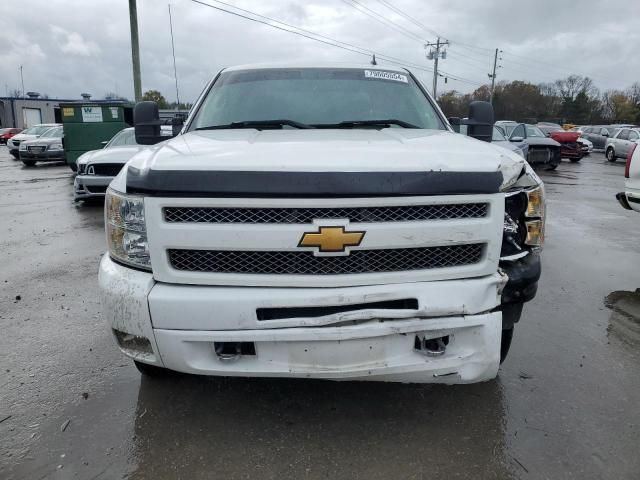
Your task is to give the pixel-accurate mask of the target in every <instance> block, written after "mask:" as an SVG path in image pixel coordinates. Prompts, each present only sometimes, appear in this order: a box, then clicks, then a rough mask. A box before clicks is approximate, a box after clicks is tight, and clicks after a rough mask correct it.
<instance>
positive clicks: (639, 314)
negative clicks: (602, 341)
mask: <svg viewBox="0 0 640 480" xmlns="http://www.w3.org/2000/svg"><path fill="white" fill-rule="evenodd" d="M604 304H605V305H606V306H607V307H608V308H610V309H611V310H612V312H611V317H610V318H609V326H608V327H607V332H608V334H610V335H614V336H615V337H617V338H618V339H620V340H622V341H623V342H625V343H628V344H631V345H634V346H635V345H640V288H638V289H636V291H635V292H631V291H625V290H619V291H616V292H611V293H610V294H609V295H607V296H606V297H605V299H604Z"/></svg>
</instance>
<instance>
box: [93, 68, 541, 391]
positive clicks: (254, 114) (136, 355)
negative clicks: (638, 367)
mask: <svg viewBox="0 0 640 480" xmlns="http://www.w3.org/2000/svg"><path fill="white" fill-rule="evenodd" d="M292 92H293V94H292ZM134 118H135V119H136V125H135V133H136V137H137V139H138V142H139V143H144V144H147V145H154V146H153V147H151V148H148V149H145V150H143V151H140V152H139V153H138V154H137V155H135V156H134V157H133V158H132V159H131V160H130V161H129V162H128V163H127V166H126V168H125V169H123V170H122V172H121V173H120V174H119V175H118V176H117V177H116V178H115V179H114V180H113V181H112V182H111V184H110V185H109V188H108V189H107V195H106V199H105V227H106V230H107V236H106V237H107V243H108V254H106V255H104V256H103V257H102V260H101V265H100V270H99V284H100V289H101V300H102V302H103V308H102V312H104V315H105V319H106V320H107V322H108V324H109V328H110V330H111V332H112V333H113V338H114V341H115V343H116V344H117V345H118V347H119V348H120V350H121V351H122V352H123V353H124V354H125V355H127V356H129V357H130V358H132V359H133V361H134V362H135V364H136V366H137V368H138V369H139V370H140V371H141V372H142V373H143V374H146V375H152V376H153V375H162V373H163V372H166V370H165V369H169V370H177V371H181V372H184V373H197V374H201V375H218V376H254V377H260V376H264V377H300V378H324V379H334V380H338V379H339V380H347V379H353V380H356V379H357V380H369V381H373V380H377V381H396V382H417V383H424V382H437V383H471V382H478V381H484V380H488V379H490V378H493V377H495V376H496V374H497V372H498V367H499V364H500V361H501V360H504V358H505V357H506V353H507V351H508V345H509V344H510V343H511V338H512V335H513V327H514V323H513V322H515V321H518V319H519V318H520V316H521V313H522V307H523V305H524V302H525V301H528V300H530V299H532V298H533V297H534V295H535V292H536V288H537V282H538V279H539V276H540V260H539V255H538V251H539V247H540V246H541V244H542V242H543V238H544V217H545V206H544V188H543V185H542V182H541V181H540V179H539V178H538V176H537V175H536V174H535V172H533V170H532V169H531V167H530V166H529V165H528V164H527V162H525V161H524V159H523V158H522V157H521V156H519V155H516V154H515V153H511V152H509V151H507V150H505V149H502V148H499V147H496V146H495V145H490V144H487V142H486V141H480V140H479V139H487V140H489V141H490V140H491V129H492V124H493V107H492V106H491V105H490V104H489V103H486V102H473V103H472V104H471V107H470V114H469V118H468V123H467V124H468V126H469V137H465V136H463V135H460V134H457V133H455V132H454V131H453V129H452V128H451V126H450V124H449V123H448V122H447V119H446V118H444V117H443V116H442V114H441V112H440V111H439V109H438V107H437V104H436V102H435V100H434V99H433V98H432V97H431V96H430V95H429V94H428V93H426V90H425V89H424V88H423V87H422V86H421V85H420V83H419V81H418V80H417V79H416V78H415V77H414V76H413V75H412V74H411V73H410V72H408V71H407V70H405V69H400V68H397V69H396V68H391V69H390V68H382V67H380V66H377V67H374V66H371V65H354V66H351V67H349V66H345V65H344V64H340V65H339V66H336V67H329V66H326V65H325V66H312V65H308V64H307V65H305V66H302V67H301V66H292V65H282V64H280V65H277V66H274V67H270V66H265V65H261V66H255V67H252V66H243V67H236V68H228V69H224V70H223V71H222V72H220V73H219V74H218V75H216V76H215V77H214V79H213V80H212V81H211V82H210V83H209V84H208V85H207V86H206V89H205V91H204V93H203V94H202V95H201V96H200V97H199V100H198V102H197V103H196V105H195V106H194V107H193V111H192V114H191V116H190V117H189V120H187V122H186V124H185V125H184V127H183V128H182V129H181V130H180V132H179V133H178V135H177V136H176V137H175V138H173V139H170V140H168V141H167V140H165V137H163V136H162V135H161V132H160V127H159V123H160V122H159V114H158V106H157V104H155V103H154V102H141V103H139V104H137V105H136V107H135V110H134ZM457 120H460V119H457ZM471 137H473V138H471ZM158 142H164V143H162V144H158ZM409 145H410V147H409V148H408V146H409ZM505 213H506V214H505ZM382 320H384V321H382Z"/></svg>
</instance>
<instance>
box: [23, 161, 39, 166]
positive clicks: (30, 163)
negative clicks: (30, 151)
mask: <svg viewBox="0 0 640 480" xmlns="http://www.w3.org/2000/svg"><path fill="white" fill-rule="evenodd" d="M22 163H24V166H25V167H33V166H34V165H35V164H36V161H35V160H22Z"/></svg>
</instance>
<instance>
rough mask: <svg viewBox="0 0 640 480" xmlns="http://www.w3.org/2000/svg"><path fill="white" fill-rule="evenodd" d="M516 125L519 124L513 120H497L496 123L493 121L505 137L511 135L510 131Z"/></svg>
mask: <svg viewBox="0 0 640 480" xmlns="http://www.w3.org/2000/svg"><path fill="white" fill-rule="evenodd" d="M518 125H520V124H519V123H518V122H514V121H513V120H498V121H497V122H496V123H494V126H495V127H498V129H499V130H500V131H501V132H502V134H503V135H504V136H505V137H507V138H509V137H510V136H511V132H513V129H514V128H516V127H517V126H518Z"/></svg>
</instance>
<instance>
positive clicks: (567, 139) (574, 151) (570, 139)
mask: <svg viewBox="0 0 640 480" xmlns="http://www.w3.org/2000/svg"><path fill="white" fill-rule="evenodd" d="M537 127H538V128H539V129H540V130H542V132H544V134H545V135H546V136H547V137H549V138H552V139H553V140H555V141H556V142H558V143H559V144H560V157H561V158H568V159H569V160H571V161H572V162H579V161H580V160H582V157H584V156H585V155H588V154H589V147H588V145H587V144H586V143H584V142H581V141H580V140H581V135H582V134H581V133H580V132H569V131H566V130H564V129H563V128H562V127H560V126H552V125H545V124H540V123H539V124H538V125H537ZM589 143H591V142H589ZM591 146H592V148H593V144H591Z"/></svg>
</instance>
